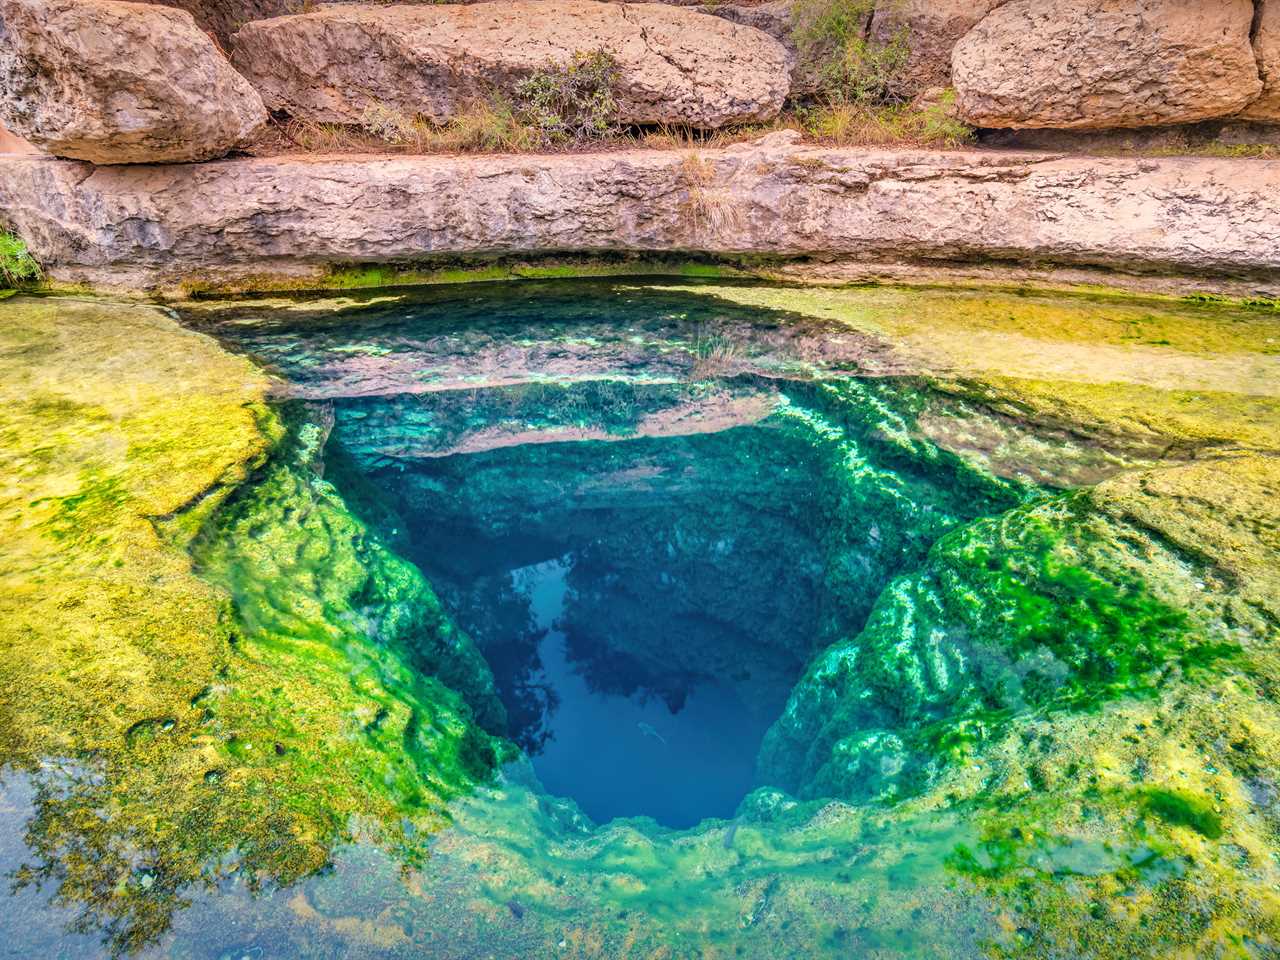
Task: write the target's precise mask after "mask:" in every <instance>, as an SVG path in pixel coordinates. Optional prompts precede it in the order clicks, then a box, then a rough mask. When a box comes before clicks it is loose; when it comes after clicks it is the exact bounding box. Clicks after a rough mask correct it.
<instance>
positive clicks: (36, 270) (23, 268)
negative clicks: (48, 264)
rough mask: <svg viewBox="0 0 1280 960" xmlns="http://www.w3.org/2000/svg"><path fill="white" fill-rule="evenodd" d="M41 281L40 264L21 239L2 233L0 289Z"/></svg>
mask: <svg viewBox="0 0 1280 960" xmlns="http://www.w3.org/2000/svg"><path fill="white" fill-rule="evenodd" d="M38 279H40V264H38V263H36V259H35V257H33V256H31V251H29V250H28V249H27V245H26V244H25V243H23V242H22V240H21V239H20V238H19V237H16V236H14V235H13V234H12V233H6V232H3V231H0V288H8V289H12V288H14V287H17V286H19V285H20V284H23V283H29V282H31V281H34V280H38Z"/></svg>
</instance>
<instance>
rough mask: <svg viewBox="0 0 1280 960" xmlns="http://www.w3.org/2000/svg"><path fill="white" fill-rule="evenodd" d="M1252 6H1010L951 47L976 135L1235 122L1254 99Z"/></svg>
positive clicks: (1170, 0)
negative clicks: (980, 131) (979, 130)
mask: <svg viewBox="0 0 1280 960" xmlns="http://www.w3.org/2000/svg"><path fill="white" fill-rule="evenodd" d="M1253 15H1254V6H1253V3H1252V0H1214V2H1212V3H1189V2H1185V0H1012V2H1010V3H1006V4H1003V5H1002V6H999V7H997V8H996V9H995V10H994V11H992V12H991V13H990V14H989V15H988V16H987V17H986V18H985V19H983V20H982V22H981V23H979V24H978V25H977V26H976V27H974V29H973V30H971V31H970V32H969V33H968V34H967V35H966V36H965V37H964V38H963V39H961V40H960V42H959V43H958V44H957V45H956V48H955V52H954V54H953V57H952V71H953V80H954V84H955V88H956V92H957V94H958V106H959V110H960V115H961V117H962V118H963V119H965V120H966V121H968V122H969V123H972V124H974V125H975V126H980V127H1069V128H1094V129H1101V128H1106V127H1141V126H1156V125H1160V124H1168V123H1190V122H1193V121H1196V120H1205V119H1209V118H1211V117H1221V116H1228V115H1231V114H1234V113H1237V112H1239V111H1240V110H1241V109H1242V108H1244V107H1245V106H1246V105H1247V104H1249V103H1250V102H1251V101H1253V100H1255V99H1256V98H1257V97H1258V95H1259V93H1260V92H1261V91H1262V81H1261V80H1260V79H1259V77H1258V65H1257V62H1256V60H1255V58H1254V53H1253V48H1252V46H1251V45H1250V42H1249V34H1250V28H1251V26H1252V23H1253Z"/></svg>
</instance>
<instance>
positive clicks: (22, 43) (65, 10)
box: [0, 0, 267, 163]
mask: <svg viewBox="0 0 1280 960" xmlns="http://www.w3.org/2000/svg"><path fill="white" fill-rule="evenodd" d="M0 35H3V36H4V37H5V38H6V42H5V44H4V45H3V47H0V78H2V82H3V85H4V87H5V91H6V93H5V97H4V99H3V102H0V119H3V121H4V123H5V125H6V126H7V127H8V128H9V129H10V130H12V132H13V133H15V134H18V135H19V136H21V137H23V138H25V139H27V140H29V141H30V142H32V143H34V144H36V145H37V146H39V147H40V148H41V149H43V150H45V151H47V152H49V153H52V154H56V155H57V156H61V157H71V158H75V159H78V160H88V161H91V162H93V163H165V162H173V161H186V160H207V159H209V158H211V157H219V156H223V155H224V154H226V153H227V152H229V151H230V150H231V149H232V148H233V147H235V146H236V145H238V144H239V143H241V142H243V141H244V140H245V139H247V138H248V137H250V136H251V135H252V134H253V133H254V132H255V131H256V130H258V128H259V127H261V126H262V125H263V124H264V123H265V122H266V119H267V116H266V110H265V109H264V108H263V105H262V99H261V98H260V97H259V96H258V94H257V93H256V92H255V91H254V89H253V88H252V87H251V86H250V85H249V83H248V82H247V81H246V80H245V79H244V78H243V77H241V76H240V75H239V74H237V73H236V72H235V71H234V70H233V69H231V66H230V65H229V64H228V63H227V62H226V60H225V59H224V58H223V56H222V54H221V53H219V52H218V50H217V48H216V47H215V46H214V45H213V43H212V41H210V39H209V38H208V37H207V36H206V35H205V34H204V32H203V31H201V30H200V29H199V28H197V27H196V25H195V24H194V23H193V22H192V20H191V17H190V15H188V14H187V13H185V12H182V11H178V10H173V9H170V8H168V7H161V6H153V5H150V4H142V3H127V2H118V0H5V2H4V3H3V4H0Z"/></svg>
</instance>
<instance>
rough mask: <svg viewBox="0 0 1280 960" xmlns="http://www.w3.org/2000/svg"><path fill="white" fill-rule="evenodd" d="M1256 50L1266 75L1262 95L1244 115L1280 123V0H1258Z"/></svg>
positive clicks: (1262, 72) (1249, 118)
mask: <svg viewBox="0 0 1280 960" xmlns="http://www.w3.org/2000/svg"><path fill="white" fill-rule="evenodd" d="M1253 52H1254V54H1255V55H1256V56H1257V58H1258V72H1259V73H1261V74H1262V83H1263V88H1262V96H1260V97H1259V98H1258V99H1257V100H1255V101H1253V103H1251V104H1249V106H1247V107H1246V108H1245V110H1244V113H1242V114H1241V117H1243V118H1244V119H1246V120H1262V121H1266V122H1270V123H1280V0H1258V14H1257V19H1256V21H1255V26H1254V34H1253Z"/></svg>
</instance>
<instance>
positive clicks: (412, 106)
mask: <svg viewBox="0 0 1280 960" xmlns="http://www.w3.org/2000/svg"><path fill="white" fill-rule="evenodd" d="M597 49H603V50H607V51H608V52H609V53H611V54H612V55H613V56H614V57H615V58H616V60H617V63H618V67H619V70H620V81H619V88H618V90H617V91H616V95H617V100H618V107H619V116H618V119H619V120H621V121H623V122H626V123H686V124H690V125H692V126H696V127H705V128H714V127H720V126H723V125H725V124H729V123H738V122H743V121H753V120H767V119H770V118H771V117H773V116H776V115H777V113H778V111H779V110H780V109H781V107H782V101H783V99H784V98H785V97H786V94H787V90H788V88H789V78H788V73H789V71H788V58H787V52H786V50H785V49H784V48H783V47H782V45H781V44H779V43H778V42H777V41H776V40H774V39H773V38H771V37H769V36H766V35H765V34H763V33H761V32H760V31H758V30H754V29H752V28H750V27H743V26H740V25H738V24H735V23H730V22H728V21H726V20H723V19H721V18H719V17H708V16H705V15H703V14H699V13H695V12H693V11H689V10H684V9H681V8H676V7H670V6H665V5H661V4H651V3H647V4H617V3H596V2H592V0H515V2H511V3H481V4H474V5H418V4H409V5H405V6H394V7H385V6H365V5H352V6H335V7H329V8H325V9H321V10H318V11H316V12H314V13H309V14H303V15H300V16H291V17H278V18H276V19H274V20H265V21H261V22H258V23H251V24H249V25H247V26H246V27H244V28H243V29H241V30H240V31H239V32H238V33H237V34H236V36H235V63H236V65H237V67H239V69H240V70H241V71H242V72H244V74H245V75H246V76H248V77H249V78H250V79H251V80H252V81H253V82H254V83H255V85H256V86H257V87H258V89H259V90H260V91H261V92H262V94H263V98H264V99H265V100H266V102H267V104H268V106H270V107H271V108H272V109H282V110H287V111H289V112H290V113H291V114H293V115H294V116H296V117H301V118H306V119H310V120H316V121H321V122H331V123H358V122H359V121H360V120H361V119H362V117H364V116H365V114H366V111H367V110H368V109H369V108H370V107H373V106H375V105H378V106H381V107H384V108H389V109H392V110H395V111H398V112H400V113H403V114H405V115H407V116H417V115H421V116H426V117H428V118H430V119H431V120H433V121H436V122H441V121H445V120H448V119H449V118H450V117H452V116H453V115H454V114H455V113H456V112H457V111H458V110H459V109H461V108H463V107H465V106H467V105H468V104H469V103H471V102H474V101H477V100H480V99H483V98H485V97H486V96H488V95H489V94H490V93H491V92H492V90H493V89H495V88H496V89H499V90H504V89H505V90H511V89H512V88H513V87H514V86H515V84H517V83H518V82H519V81H520V80H522V79H524V78H525V77H527V76H528V75H529V74H530V73H532V72H533V71H535V70H539V69H543V68H546V67H547V66H549V65H555V64H564V63H567V62H568V61H569V60H570V59H571V58H572V56H573V54H574V53H575V52H577V51H593V50H597Z"/></svg>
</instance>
